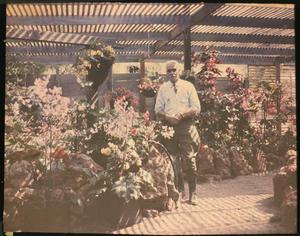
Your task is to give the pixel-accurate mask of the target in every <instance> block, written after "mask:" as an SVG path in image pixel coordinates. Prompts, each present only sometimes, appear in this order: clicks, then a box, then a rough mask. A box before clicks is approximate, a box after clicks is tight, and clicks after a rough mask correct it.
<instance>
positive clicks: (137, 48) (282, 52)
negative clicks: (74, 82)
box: [6, 45, 295, 56]
mask: <svg viewBox="0 0 300 236" xmlns="http://www.w3.org/2000/svg"><path fill="white" fill-rule="evenodd" d="M81 48H82V46H78V45H76V46H57V47H50V46H49V47H6V52H7V53H23V54H25V53H28V52H30V53H76V52H78V51H79V49H81ZM213 49H215V50H218V51H220V52H221V53H230V54H253V55H279V56H294V54H295V50H294V49H277V48H246V47H240V48H235V47H219V46H215V47H213ZM172 50H175V51H182V52H183V51H184V46H183V45H181V46H176V45H167V46H165V47H164V51H172ZM192 50H193V51H195V52H199V51H201V48H200V47H198V46H192ZM116 51H118V52H140V53H141V54H145V55H147V53H148V46H147V45H125V46H124V48H122V49H121V48H117V49H116Z"/></svg>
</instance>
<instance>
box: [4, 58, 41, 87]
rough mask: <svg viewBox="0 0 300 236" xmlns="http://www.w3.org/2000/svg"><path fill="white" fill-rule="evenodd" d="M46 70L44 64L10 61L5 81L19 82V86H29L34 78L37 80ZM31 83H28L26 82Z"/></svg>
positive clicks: (7, 65) (6, 68) (6, 69)
mask: <svg viewBox="0 0 300 236" xmlns="http://www.w3.org/2000/svg"><path fill="white" fill-rule="evenodd" d="M44 70H45V66H44V65H42V64H36V63H33V62H29V61H24V62H22V61H18V60H15V59H14V60H8V61H7V62H6V67H5V80H6V81H7V82H8V81H10V82H15V83H16V82H17V83H18V84H24V85H28V84H29V83H27V82H31V80H32V79H33V78H37V77H39V76H40V75H41V73H42V72H43V71H44ZM28 79H29V80H30V81H26V80H28Z"/></svg>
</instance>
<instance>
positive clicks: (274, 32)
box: [6, 2, 295, 63]
mask: <svg viewBox="0 0 300 236" xmlns="http://www.w3.org/2000/svg"><path fill="white" fill-rule="evenodd" d="M6 14H7V27H6V30H7V35H6V36H7V39H6V47H7V54H8V55H21V56H23V57H26V58H28V56H30V57H32V59H34V57H36V58H38V57H40V56H45V55H46V56H54V57H56V56H57V55H64V56H66V57H67V56H68V55H70V56H71V57H70V58H73V57H72V56H74V55H76V54H77V51H78V50H79V49H80V48H81V47H82V45H85V44H88V43H91V42H92V41H94V40H95V39H96V38H99V39H101V40H102V41H104V42H105V43H107V44H110V45H112V46H113V47H114V48H115V49H116V51H117V55H118V58H125V59H126V56H128V58H134V57H135V58H136V59H137V60H138V59H141V58H142V57H149V55H151V58H165V59H168V58H170V57H172V58H176V59H180V58H181V57H182V56H183V50H184V47H183V36H182V32H183V30H184V29H185V28H186V27H190V29H191V38H192V42H191V45H192V50H194V51H199V50H200V49H201V48H202V47H204V46H212V47H213V48H215V49H216V50H219V51H220V52H221V56H223V58H227V59H228V58H233V57H236V58H238V59H241V57H242V58H245V60H242V61H241V60H231V59H230V60H231V61H237V62H239V63H246V62H247V59H249V60H250V61H252V60H253V58H256V59H257V58H259V59H262V60H266V58H268V60H269V62H270V63H273V62H274V58H281V59H284V58H286V59H287V60H291V58H293V57H294V53H295V46H294V40H295V38H294V36H295V29H294V5H293V4H241V3H226V4H213V3H201V2H200V3H117V2H116V3H113V2H106V3H36V4H33V3H32V4H22V3H20V4H7V8H6ZM16 53H17V54H16ZM241 55H242V56H241ZM36 58H35V59H36ZM64 60H65V59H64Z"/></svg>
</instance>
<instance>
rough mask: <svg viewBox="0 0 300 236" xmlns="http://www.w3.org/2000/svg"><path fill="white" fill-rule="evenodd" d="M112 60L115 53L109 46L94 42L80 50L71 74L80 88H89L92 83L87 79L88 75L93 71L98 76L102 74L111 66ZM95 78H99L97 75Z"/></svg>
mask: <svg viewBox="0 0 300 236" xmlns="http://www.w3.org/2000/svg"><path fill="white" fill-rule="evenodd" d="M114 58H115V51H114V49H113V48H112V47H111V46H106V45H104V44H103V43H102V42H100V41H96V42H94V43H93V44H91V45H88V46H87V47H86V48H84V49H83V50H82V52H81V55H80V56H78V57H77V61H76V63H75V64H74V70H73V71H72V72H73V73H74V74H75V76H76V78H77V82H78V83H79V84H80V85H81V86H83V87H84V86H90V85H91V84H92V83H91V82H93V81H91V78H90V79H89V78H88V75H89V74H93V73H92V72H93V70H95V71H97V72H100V74H101V72H102V73H104V71H106V68H109V67H110V66H111V65H112V64H113V61H114ZM104 74H106V72H105V73H104ZM92 77H93V76H92ZM97 77H99V73H98V76H97ZM104 77H106V76H104ZM93 79H95V78H92V80H93ZM104 79H105V78H104ZM104 79H103V80H104Z"/></svg>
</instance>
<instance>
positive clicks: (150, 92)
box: [142, 90, 156, 98]
mask: <svg viewBox="0 0 300 236" xmlns="http://www.w3.org/2000/svg"><path fill="white" fill-rule="evenodd" d="M142 94H143V96H144V97H150V98H151V97H155V95H156V93H155V92H154V91H153V90H143V92H142Z"/></svg>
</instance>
